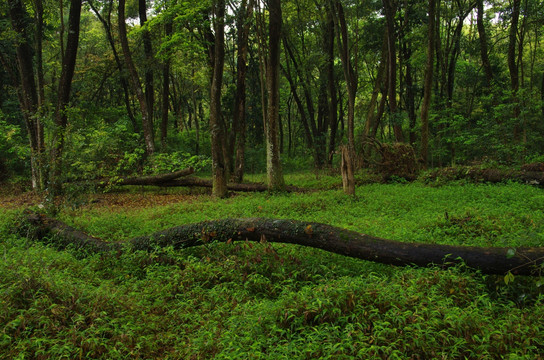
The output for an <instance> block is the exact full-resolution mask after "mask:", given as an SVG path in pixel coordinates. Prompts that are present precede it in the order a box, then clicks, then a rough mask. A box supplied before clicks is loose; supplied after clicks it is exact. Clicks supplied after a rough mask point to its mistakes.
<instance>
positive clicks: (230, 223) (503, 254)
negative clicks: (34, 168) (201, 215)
mask: <svg viewBox="0 0 544 360" xmlns="http://www.w3.org/2000/svg"><path fill="white" fill-rule="evenodd" d="M25 219H26V225H27V226H24V227H23V228H24V229H25V235H26V236H28V237H29V238H33V239H36V240H42V241H43V240H46V241H50V242H52V243H54V244H55V245H56V246H57V247H59V248H65V247H67V246H72V247H75V248H76V249H81V250H84V251H88V252H91V253H93V252H101V251H110V250H115V251H124V250H125V249H132V250H145V251H150V250H153V249H156V248H157V247H159V248H160V247H167V246H172V247H174V248H175V249H181V248H187V247H192V246H198V245H203V244H206V243H210V242H231V241H239V240H250V241H263V240H265V241H268V242H278V243H289V244H297V245H302V246H308V247H313V248H318V249H322V250H325V251H329V252H332V253H336V254H341V255H345V256H350V257H354V258H358V259H363V260H368V261H374V262H379V263H383V264H390V265H397V266H410V265H417V266H423V267H426V266H441V267H444V268H446V267H450V266H454V265H456V264H459V263H461V262H464V263H465V264H466V265H467V266H468V267H470V268H474V269H478V270H480V271H481V272H482V273H485V274H506V273H508V272H511V273H513V274H517V275H540V273H539V270H540V269H541V268H542V263H543V262H544V247H524V248H517V249H511V248H497V247H490V248H483V247H470V246H452V245H438V244H422V243H404V242H399V241H392V240H387V239H382V238H378V237H374V236H370V235H366V234H362V233H358V232H355V231H351V230H346V229H341V228H338V227H334V226H330V225H326V224H321V223H314V222H304V221H297V220H273V219H262V218H249V219H224V220H214V221H205V222H200V223H196V224H189V225H182V226H177V227H173V228H170V229H167V230H163V231H159V232H156V233H154V234H151V235H149V236H140V237H136V238H133V239H130V240H126V241H121V242H107V241H103V240H101V239H98V238H95V237H92V236H89V235H87V234H86V233H84V232H82V231H79V230H77V229H74V228H72V227H70V226H68V225H66V224H64V223H63V222H61V221H58V220H55V219H52V218H48V217H46V216H43V215H38V214H30V215H28V216H26V218H25Z"/></svg>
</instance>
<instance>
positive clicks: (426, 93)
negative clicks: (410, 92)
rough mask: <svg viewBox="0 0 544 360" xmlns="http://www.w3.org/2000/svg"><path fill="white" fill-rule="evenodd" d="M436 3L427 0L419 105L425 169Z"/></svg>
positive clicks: (433, 0)
mask: <svg viewBox="0 0 544 360" xmlns="http://www.w3.org/2000/svg"><path fill="white" fill-rule="evenodd" d="M435 15H436V2H435V0H429V21H428V25H427V26H428V28H427V36H428V39H427V41H428V43H427V63H426V64H425V78H424V80H423V102H422V104H421V160H422V162H423V166H424V167H425V168H426V167H427V164H428V161H429V159H428V157H429V155H428V154H429V153H428V151H429V109H430V106H431V95H432V91H433V68H434V66H433V62H434V46H435V38H434V35H435V26H436V24H435V20H436V16H435Z"/></svg>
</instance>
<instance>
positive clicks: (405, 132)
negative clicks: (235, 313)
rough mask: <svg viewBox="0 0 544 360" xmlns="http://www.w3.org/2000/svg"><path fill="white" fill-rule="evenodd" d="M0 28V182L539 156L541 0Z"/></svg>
mask: <svg viewBox="0 0 544 360" xmlns="http://www.w3.org/2000/svg"><path fill="white" fill-rule="evenodd" d="M0 28H1V35H0V61H1V64H2V67H0V104H1V110H0V178H1V179H0V180H6V179H8V178H11V179H12V180H21V179H32V184H33V188H35V189H45V188H47V189H49V190H51V191H58V190H60V188H61V184H62V183H63V182H65V181H67V180H74V179H85V178H99V177H112V176H125V175H134V174H135V173H144V174H152V173H157V172H165V171H172V170H179V169H181V168H184V167H188V166H193V167H195V168H196V169H197V170H199V169H203V170H207V171H210V170H211V173H212V178H213V187H214V190H213V192H214V194H215V195H216V196H224V195H225V193H226V191H227V186H226V184H227V182H228V181H230V180H232V181H235V182H241V181H243V178H244V172H264V171H266V172H267V173H268V185H269V188H274V189H275V188H277V189H281V188H282V187H284V181H283V172H284V171H290V170H295V169H310V168H326V167H333V168H337V167H338V166H339V165H340V160H342V166H343V167H345V169H347V170H346V174H347V175H348V179H347V181H345V182H344V184H345V186H346V189H345V190H346V191H347V192H353V191H354V188H351V189H350V186H351V187H353V170H354V169H357V168H359V167H361V166H363V167H366V166H371V165H372V164H374V163H375V161H376V156H378V155H379V151H376V150H377V148H376V146H375V144H382V143H395V142H398V143H404V144H409V145H410V146H411V147H412V148H413V149H414V153H415V155H416V158H417V159H418V161H419V165H420V167H421V168H426V167H437V166H444V165H449V164H470V163H474V162H493V163H497V164H506V165H518V164H522V163H529V162H536V161H541V160H542V159H543V157H544V137H543V136H542V134H543V133H544V107H543V102H544V60H543V59H544V56H543V55H544V51H543V50H544V49H543V46H542V43H541V42H542V39H543V34H542V33H543V32H544V2H543V1H539V0H524V1H521V0H511V1H466V0H458V1H440V0H430V1H402V0H383V1H351V0H320V1H318V0H313V1H310V0H283V1H280V0H268V1H264V2H262V1H259V0H239V1H238V0H235V1H224V0H215V1H201V0H199V1H196V0H195V1H176V0H162V1H148V2H146V1H145V0H138V1H135V0H128V1H125V0H119V1H114V0H86V1H83V2H82V1H81V0H69V1H62V0H61V1H60V3H59V2H58V1H55V2H53V1H50V0H8V1H5V2H2V3H1V5H0ZM341 149H343V150H342V151H340V150H341ZM340 158H342V159H340ZM350 169H351V170H350ZM350 173H351V174H350ZM350 176H351V179H349V177H350ZM350 181H351V182H350Z"/></svg>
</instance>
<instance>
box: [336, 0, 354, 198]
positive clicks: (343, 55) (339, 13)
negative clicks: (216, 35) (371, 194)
mask: <svg viewBox="0 0 544 360" xmlns="http://www.w3.org/2000/svg"><path fill="white" fill-rule="evenodd" d="M331 1H334V2H333V3H331V7H332V8H333V9H335V11H334V16H333V19H334V26H335V28H336V31H335V32H336V34H337V35H336V37H337V41H338V46H339V48H340V60H341V62H342V69H343V70H344V77H345V79H346V86H347V93H348V147H347V149H346V150H342V152H344V151H347V152H348V154H347V156H344V155H343V156H342V159H343V160H345V161H348V162H350V163H347V164H345V166H346V168H347V169H355V130H354V129H355V125H354V124H355V96H356V94H357V74H356V73H355V70H354V68H353V64H352V62H351V58H350V54H349V44H348V29H347V24H346V18H345V16H344V8H343V7H342V4H341V3H340V1H339V0H331ZM342 168H344V166H342ZM347 176H348V177H349V178H348V179H347V181H344V182H343V184H344V192H345V193H346V194H348V195H355V174H354V171H348V172H347Z"/></svg>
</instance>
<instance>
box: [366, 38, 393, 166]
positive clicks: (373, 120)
mask: <svg viewBox="0 0 544 360" xmlns="http://www.w3.org/2000/svg"><path fill="white" fill-rule="evenodd" d="M387 44H388V39H387V34H384V37H383V43H382V51H381V59H380V63H379V65H378V73H377V74H376V80H375V81H374V88H373V90H372V95H371V96H370V103H369V106H368V109H367V112H366V121H365V128H364V130H363V161H366V160H367V159H369V158H370V152H371V147H369V146H368V145H369V143H372V142H373V141H374V140H375V138H376V131H372V133H371V130H372V129H373V128H374V127H376V130H377V122H378V116H377V114H376V115H375V110H376V102H377V100H378V96H379V95H380V93H382V100H381V101H380V104H382V101H383V106H381V108H382V111H383V108H384V106H385V96H384V95H383V94H384V91H383V87H384V83H385V82H384V77H385V76H386V74H385V68H386V64H387ZM380 117H381V115H380Z"/></svg>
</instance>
